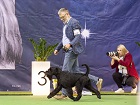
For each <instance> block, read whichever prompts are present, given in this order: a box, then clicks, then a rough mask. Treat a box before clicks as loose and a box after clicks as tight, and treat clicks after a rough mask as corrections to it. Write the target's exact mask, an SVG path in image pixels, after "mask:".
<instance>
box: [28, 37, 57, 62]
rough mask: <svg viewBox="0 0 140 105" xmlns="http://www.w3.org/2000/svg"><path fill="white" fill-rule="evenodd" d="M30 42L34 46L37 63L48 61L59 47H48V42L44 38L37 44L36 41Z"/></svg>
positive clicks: (31, 40) (30, 39)
mask: <svg viewBox="0 0 140 105" xmlns="http://www.w3.org/2000/svg"><path fill="white" fill-rule="evenodd" d="M29 41H30V42H31V43H32V45H33V48H34V49H33V52H34V58H35V60H36V61H46V60H47V59H48V57H49V56H51V55H52V53H53V51H54V49H55V47H56V46H57V45H58V43H57V44H54V45H47V41H46V40H45V39H43V38H40V39H39V41H38V42H35V40H34V39H32V38H29Z"/></svg>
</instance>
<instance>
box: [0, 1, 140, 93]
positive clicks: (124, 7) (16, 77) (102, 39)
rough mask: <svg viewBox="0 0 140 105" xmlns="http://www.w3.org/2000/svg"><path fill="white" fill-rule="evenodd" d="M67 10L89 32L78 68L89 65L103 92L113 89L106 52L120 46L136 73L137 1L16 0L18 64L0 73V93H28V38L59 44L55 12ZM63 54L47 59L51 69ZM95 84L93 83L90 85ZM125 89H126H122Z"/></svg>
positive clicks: (139, 56)
mask: <svg viewBox="0 0 140 105" xmlns="http://www.w3.org/2000/svg"><path fill="white" fill-rule="evenodd" d="M62 7H65V8H67V9H69V11H70V13H71V16H72V17H74V18H76V19H77V20H79V22H80V24H81V26H82V29H84V28H85V23H86V29H89V30H90V32H91V33H96V34H90V37H89V38H88V39H87V40H86V41H87V42H86V45H85V39H82V42H83V45H84V46H85V51H84V53H82V54H81V55H80V56H79V63H80V69H81V70H82V71H85V68H82V67H81V65H82V64H83V63H86V64H88V65H89V66H90V69H91V71H90V73H91V74H93V75H95V76H99V77H101V78H103V79H104V83H103V89H102V90H106V91H113V90H115V89H117V86H116V84H115V83H114V81H113V79H112V73H113V72H114V70H113V69H111V68H110V60H111V59H110V58H109V57H108V56H106V52H108V51H114V50H116V47H117V46H118V45H119V44H124V45H125V46H126V47H127V49H128V50H129V51H130V53H131V54H132V55H133V60H134V63H135V66H136V69H137V70H138V72H139V74H140V47H139V46H138V45H136V44H135V42H137V41H139V42H140V1H139V0H16V16H17V19H18V22H19V28H20V32H21V37H22V40H23V56H22V62H21V63H20V64H16V69H15V70H0V91H31V62H32V61H34V57H33V52H32V50H33V47H32V45H31V43H30V42H29V40H28V38H34V39H35V40H38V39H39V38H45V39H46V40H47V43H48V44H55V43H58V42H60V40H61V37H62V27H63V23H62V22H61V21H60V19H59V17H58V15H57V12H58V10H59V9H60V8H62ZM63 55H64V54H63V52H60V53H59V55H57V56H54V55H52V56H51V57H49V59H48V60H49V61H51V66H59V67H62V63H63ZM94 85H95V84H94ZM126 89H129V88H128V87H126Z"/></svg>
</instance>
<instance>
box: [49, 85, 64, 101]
mask: <svg viewBox="0 0 140 105" xmlns="http://www.w3.org/2000/svg"><path fill="white" fill-rule="evenodd" d="M61 89H62V86H57V87H56V88H55V89H54V90H53V91H52V92H51V93H50V94H49V95H48V96H47V98H48V99H50V98H52V97H53V96H55V95H56V94H57V93H58V92H59V91H60V90H61Z"/></svg>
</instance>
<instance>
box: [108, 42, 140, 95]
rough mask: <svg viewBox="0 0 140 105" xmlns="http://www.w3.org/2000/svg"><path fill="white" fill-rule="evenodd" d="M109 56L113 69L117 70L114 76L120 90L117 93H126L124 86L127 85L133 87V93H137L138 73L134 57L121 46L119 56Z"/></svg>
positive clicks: (118, 49)
mask: <svg viewBox="0 0 140 105" xmlns="http://www.w3.org/2000/svg"><path fill="white" fill-rule="evenodd" d="M108 56H110V57H111V58H112V60H111V68H112V69H114V68H116V72H115V73H113V75H112V76H113V79H114V81H115V82H116V84H117V86H118V88H119V89H118V90H116V91H115V93H124V90H123V86H125V85H128V86H131V87H132V90H131V93H137V84H138V72H137V71H136V69H135V65H134V62H133V59H132V55H131V54H130V53H129V51H128V50H127V49H126V47H125V46H124V45H122V44H120V45H119V46H118V47H117V54H114V55H113V54H109V55H108Z"/></svg>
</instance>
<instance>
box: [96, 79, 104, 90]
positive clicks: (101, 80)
mask: <svg viewBox="0 0 140 105" xmlns="http://www.w3.org/2000/svg"><path fill="white" fill-rule="evenodd" d="M102 84H103V79H101V78H99V80H98V81H97V83H96V86H97V89H98V91H101V88H102Z"/></svg>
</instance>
